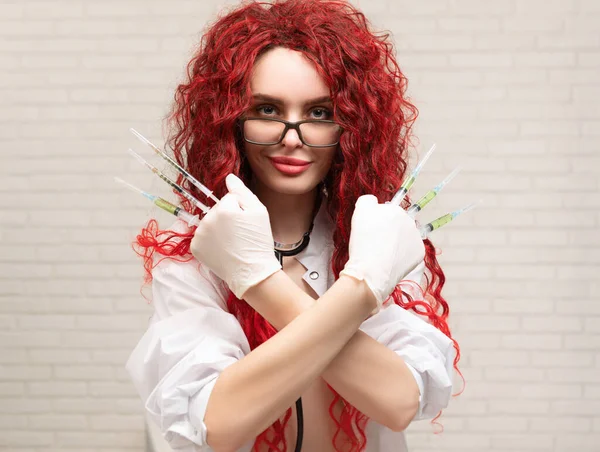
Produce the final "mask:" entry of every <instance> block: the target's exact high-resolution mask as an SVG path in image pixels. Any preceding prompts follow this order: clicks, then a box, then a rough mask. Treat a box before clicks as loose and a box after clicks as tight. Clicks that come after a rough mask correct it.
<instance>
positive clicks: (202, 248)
mask: <svg viewBox="0 0 600 452" xmlns="http://www.w3.org/2000/svg"><path fill="white" fill-rule="evenodd" d="M225 183H226V185H227V188H228V190H229V193H227V194H226V195H225V196H223V198H221V200H220V201H219V203H218V204H216V205H215V206H214V207H212V208H211V209H210V211H209V212H208V213H207V214H206V215H205V216H204V218H202V220H201V221H200V225H199V226H198V227H197V229H196V232H195V234H194V238H193V239H192V242H191V244H190V251H191V253H192V255H193V256H194V257H195V258H196V259H198V260H199V261H200V262H202V263H203V264H205V265H207V266H208V268H210V269H211V270H212V271H213V272H214V273H215V274H216V275H217V276H218V277H219V278H221V279H222V280H223V281H225V283H227V285H228V286H229V288H230V289H231V291H232V292H233V293H234V294H235V296H236V297H238V298H240V299H241V298H243V296H244V293H245V292H246V290H248V289H249V288H250V287H252V286H255V285H256V284H258V283H260V282H261V281H263V280H265V279H266V278H268V277H269V276H271V275H272V274H273V273H275V272H277V271H278V270H280V269H281V268H282V267H281V265H280V264H279V261H278V260H277V258H276V257H275V251H274V247H273V233H272V232H271V223H270V221H269V212H268V211H267V208H266V207H265V206H264V205H263V204H262V203H261V202H260V201H259V199H258V198H257V197H256V195H254V193H252V191H250V189H248V188H247V187H246V186H245V185H244V183H243V182H242V181H241V180H240V179H239V178H238V177H236V176H235V175H234V174H229V175H228V176H227V178H226V179H225Z"/></svg>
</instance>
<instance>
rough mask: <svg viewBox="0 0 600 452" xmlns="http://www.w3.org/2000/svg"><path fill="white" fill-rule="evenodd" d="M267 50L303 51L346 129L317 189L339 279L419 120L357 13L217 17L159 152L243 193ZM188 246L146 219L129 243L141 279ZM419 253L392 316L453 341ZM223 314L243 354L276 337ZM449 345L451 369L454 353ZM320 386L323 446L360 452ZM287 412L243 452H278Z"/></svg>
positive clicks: (383, 39)
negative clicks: (324, 200)
mask: <svg viewBox="0 0 600 452" xmlns="http://www.w3.org/2000/svg"><path fill="white" fill-rule="evenodd" d="M274 47H285V48H288V49H292V50H296V51H299V52H302V54H303V55H304V56H305V57H306V58H308V59H309V60H310V61H312V62H313V63H314V65H315V68H316V70H317V71H318V73H319V74H320V75H321V77H322V78H323V79H324V80H325V82H326V84H327V85H328V86H329V88H330V92H331V96H332V99H333V103H334V119H335V120H336V121H337V122H338V123H339V124H341V126H342V128H343V130H344V133H343V134H342V136H341V141H340V143H339V149H338V152H337V153H336V155H335V157H334V160H333V163H332V166H331V169H330V171H329V173H328V175H327V177H326V179H325V181H324V184H325V187H326V189H327V190H328V192H329V197H328V204H327V209H328V212H329V213H330V215H331V217H332V218H334V219H336V223H335V230H334V233H333V241H334V246H335V249H334V252H333V257H332V261H331V268H332V270H333V272H334V274H335V279H337V278H338V277H339V273H340V271H341V270H342V269H343V267H344V265H345V263H346V262H347V260H348V241H349V237H350V224H351V218H352V213H353V211H354V205H355V202H356V200H357V199H358V197H359V196H361V195H363V194H374V195H375V196H376V197H377V198H378V199H379V201H380V202H384V201H387V200H389V199H391V198H392V196H393V195H394V193H395V191H396V190H397V188H398V187H399V186H400V185H401V183H402V180H403V178H404V175H405V172H406V169H407V155H408V148H409V145H412V143H411V129H412V125H413V123H414V121H415V120H416V118H417V115H418V111H417V109H416V108H415V106H414V105H412V104H411V103H410V102H409V100H408V98H407V97H406V95H405V92H406V87H407V80H406V77H405V76H404V75H403V74H402V72H401V71H400V68H399V67H398V64H397V62H396V60H395V57H394V48H393V45H392V44H391V43H390V40H389V34H381V35H377V34H375V33H374V32H373V31H372V30H371V27H370V24H369V22H368V21H367V19H366V18H365V16H364V15H363V14H362V13H361V12H360V11H358V10H357V9H356V8H355V7H353V6H352V5H350V4H349V3H347V2H346V1H341V0H275V1H274V2H272V3H264V2H243V3H242V5H241V6H239V7H237V8H236V9H234V10H232V11H229V12H227V13H226V14H225V15H223V16H222V17H220V18H219V19H218V20H217V21H216V22H215V23H214V24H212V25H211V26H210V27H209V28H208V30H207V32H206V33H205V34H204V35H203V37H202V41H201V43H200V46H199V48H198V50H197V52H196V53H195V55H194V56H193V58H192V60H191V61H190V63H189V65H188V69H187V80H186V81H185V82H184V83H182V84H180V85H179V86H178V88H177V90H176V93H175V99H174V105H173V109H172V112H171V113H170V115H169V116H168V118H167V124H168V125H169V126H170V130H169V132H168V133H167V134H168V136H169V140H168V145H169V147H170V148H171V150H172V154H173V156H174V158H175V159H176V160H177V161H178V163H179V164H180V165H182V166H183V167H184V168H186V169H187V170H188V171H189V172H190V173H191V174H192V175H193V176H194V177H196V178H197V179H198V180H200V181H202V182H203V183H204V184H206V185H207V186H208V187H210V188H211V189H212V190H214V192H215V194H216V195H217V196H219V197H220V196H223V195H224V194H225V193H226V192H227V190H226V187H225V177H226V176H227V174H229V173H234V174H236V175H238V176H239V177H240V178H241V179H242V180H243V181H244V182H245V183H246V185H248V184H249V182H250V178H251V170H250V167H249V165H248V162H247V161H246V160H245V158H244V157H243V154H242V152H241V150H242V149H243V142H242V140H241V136H240V131H239V128H238V125H237V124H238V119H239V118H240V116H242V114H243V113H244V112H246V110H247V109H248V108H249V107H250V105H251V92H250V84H249V79H250V74H251V71H252V67H253V64H254V62H255V60H256V59H257V57H258V56H260V55H262V54H263V53H264V52H266V51H268V50H269V49H272V48H274ZM178 182H179V183H180V184H182V185H183V186H184V187H185V188H186V189H187V190H188V191H190V192H191V193H192V194H194V195H195V196H196V197H200V196H201V193H198V191H197V190H196V189H195V187H194V186H193V185H191V184H189V183H188V182H187V181H186V180H185V179H184V178H183V177H181V176H180V177H179V180H178ZM181 204H182V205H183V206H184V207H185V208H186V209H187V210H188V211H193V212H194V213H197V214H199V215H202V212H200V211H198V209H197V208H195V207H194V206H193V205H191V204H190V203H189V202H188V201H187V200H186V199H184V198H182V199H181ZM407 206H408V200H405V201H404V207H407ZM192 237H193V232H190V233H189V234H177V233H175V232H173V231H161V230H159V229H158V225H157V223H156V221H155V220H150V222H149V223H148V224H147V225H146V227H145V228H144V229H143V231H142V233H141V234H140V235H139V236H138V237H137V239H136V241H135V242H134V248H135V249H136V252H137V253H138V254H140V255H141V256H142V257H143V258H144V267H145V269H146V280H145V282H146V283H148V282H150V281H151V278H152V276H151V270H152V268H153V267H154V266H155V265H157V263H158V262H154V259H153V255H154V253H155V252H158V253H160V254H161V255H164V256H167V258H172V259H177V260H188V259H191V255H190V252H189V246H190V242H191V239H192ZM424 244H425V250H426V255H425V264H426V272H425V274H426V281H427V284H426V288H425V289H424V290H423V289H421V294H423V297H422V299H420V300H419V299H413V298H411V297H410V296H409V295H408V294H407V293H405V292H404V291H403V290H402V288H401V285H399V286H398V287H396V290H395V291H394V293H393V294H392V297H393V300H394V302H395V303H396V304H398V305H399V306H401V307H402V308H404V309H412V310H414V311H415V312H417V313H419V314H420V315H423V316H426V317H427V318H428V319H429V321H430V322H431V324H432V325H434V326H435V327H436V328H438V329H439V330H440V331H442V332H443V333H444V334H445V335H446V336H448V337H449V338H450V339H452V336H451V334H450V330H449V328H448V324H447V318H448V314H449V309H448V303H447V302H446V300H445V299H444V297H443V296H442V294H441V292H442V288H443V286H444V282H445V277H444V273H443V271H442V269H441V268H440V266H439V264H438V262H437V258H436V250H435V247H434V246H433V244H432V243H431V241H430V240H428V239H427V240H425V241H424ZM227 306H228V309H229V311H230V312H231V313H232V314H233V315H235V316H236V318H237V319H238V320H239V322H240V324H241V326H242V328H243V330H244V333H245V334H246V336H247V338H248V342H249V344H250V348H251V349H252V350H253V349H255V348H256V347H258V346H259V345H260V344H262V343H263V342H265V341H266V340H268V339H269V338H271V337H272V336H273V335H275V334H276V333H277V331H276V330H275V328H273V327H272V326H271V325H270V324H269V323H268V322H267V321H266V320H265V319H264V318H263V317H261V316H260V314H258V313H257V312H256V311H255V310H254V309H253V308H252V307H250V306H249V305H248V304H247V303H246V302H245V301H243V300H240V299H238V298H236V297H235V296H234V295H233V293H230V294H229V298H228V301H227ZM452 341H453V343H454V347H455V349H456V358H455V361H454V367H455V368H456V370H457V371H458V367H457V363H458V361H459V359H460V349H459V346H458V344H457V342H456V341H455V340H454V339H452ZM459 373H460V371H459ZM329 389H330V390H331V391H332V392H333V394H334V401H333V402H332V404H331V406H330V409H329V412H330V415H331V417H332V419H333V420H334V421H335V423H336V425H337V426H338V431H337V433H336V435H335V436H334V438H333V446H334V447H335V448H336V450H338V451H342V450H350V451H362V450H364V448H365V444H366V435H365V433H364V432H365V426H366V424H367V422H368V420H369V419H368V418H367V417H366V416H365V415H363V414H362V413H360V412H359V411H358V410H357V409H355V408H354V407H352V406H351V405H350V404H348V403H343V404H342V405H344V408H343V410H342V413H341V416H340V419H339V420H338V419H336V418H335V415H334V412H333V407H334V406H336V404H337V403H338V401H340V400H342V401H343V402H345V400H343V398H341V396H340V395H339V394H337V392H336V391H335V390H334V389H333V388H332V387H331V386H329ZM291 414H292V409H291V408H289V409H288V410H287V411H286V414H285V416H284V417H283V419H280V420H277V421H275V422H274V423H273V425H271V426H270V427H269V428H267V429H266V430H265V431H264V432H262V433H261V434H260V435H259V436H258V437H257V439H256V441H255V443H254V448H253V450H258V445H259V444H261V443H265V444H268V445H269V450H272V451H286V450H287V444H286V441H285V436H284V429H285V426H286V425H287V422H288V420H289V419H290V417H291ZM437 417H439V414H438V416H437ZM437 417H436V419H437ZM434 421H435V419H434ZM353 425H355V426H356V430H357V431H358V432H359V433H360V437H357V436H356V434H355V433H354V432H355V429H353ZM341 432H343V433H345V435H342V437H344V440H342V441H339V434H340V433H341Z"/></svg>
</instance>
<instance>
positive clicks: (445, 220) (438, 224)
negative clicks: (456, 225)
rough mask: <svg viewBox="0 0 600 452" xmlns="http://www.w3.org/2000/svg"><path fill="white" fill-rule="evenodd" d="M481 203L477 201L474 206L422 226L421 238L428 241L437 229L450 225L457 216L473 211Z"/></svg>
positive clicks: (471, 205)
mask: <svg viewBox="0 0 600 452" xmlns="http://www.w3.org/2000/svg"><path fill="white" fill-rule="evenodd" d="M480 202H481V200H480V201H477V202H474V203H473V204H470V205H468V206H467V207H465V208H463V209H459V210H455V211H454V212H452V213H447V214H446V215H442V216H441V217H439V218H436V219H435V220H433V221H432V222H430V223H427V224H426V225H425V226H421V227H420V228H419V232H420V233H421V238H423V239H426V238H427V236H428V235H429V234H430V233H431V232H432V231H435V230H436V229H439V228H441V227H442V226H444V225H446V224H448V223H450V222H451V221H452V220H454V219H455V218H456V217H457V216H459V215H460V214H463V213H465V212H468V211H469V210H471V209H472V208H474V207H475V206H476V205H477V204H479V203H480Z"/></svg>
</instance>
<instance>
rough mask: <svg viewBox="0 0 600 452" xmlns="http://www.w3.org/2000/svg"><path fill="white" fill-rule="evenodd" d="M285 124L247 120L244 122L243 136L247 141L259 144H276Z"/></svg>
mask: <svg viewBox="0 0 600 452" xmlns="http://www.w3.org/2000/svg"><path fill="white" fill-rule="evenodd" d="M283 129H285V124H284V123H282V122H277V121H265V120H262V119H247V120H246V121H245V122H244V136H245V137H246V139H247V140H249V141H254V142H255V143H260V144H276V143H278V142H279V139H280V138H281V134H282V133H283Z"/></svg>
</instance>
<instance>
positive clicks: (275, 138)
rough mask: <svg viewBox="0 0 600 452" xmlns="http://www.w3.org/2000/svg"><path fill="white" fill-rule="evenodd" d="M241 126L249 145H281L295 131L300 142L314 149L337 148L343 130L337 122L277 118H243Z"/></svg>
mask: <svg viewBox="0 0 600 452" xmlns="http://www.w3.org/2000/svg"><path fill="white" fill-rule="evenodd" d="M240 126H241V129H242V134H243V136H244V140H245V141H247V142H248V143H252V144H259V145H262V146H272V145H274V144H279V143H281V141H282V140H283V137H285V134H286V133H287V132H288V130H290V129H294V130H295V131H296V132H297V133H298V137H299V138H300V141H302V143H304V144H305V145H306V146H310V147H313V148H324V147H329V146H335V145H336V144H338V143H339V142H340V135H341V134H342V130H343V129H342V127H341V126H340V125H339V124H338V123H337V122H335V121H330V120H326V119H308V120H305V121H298V122H289V121H284V120H283V119H275V118H241V119H240Z"/></svg>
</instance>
